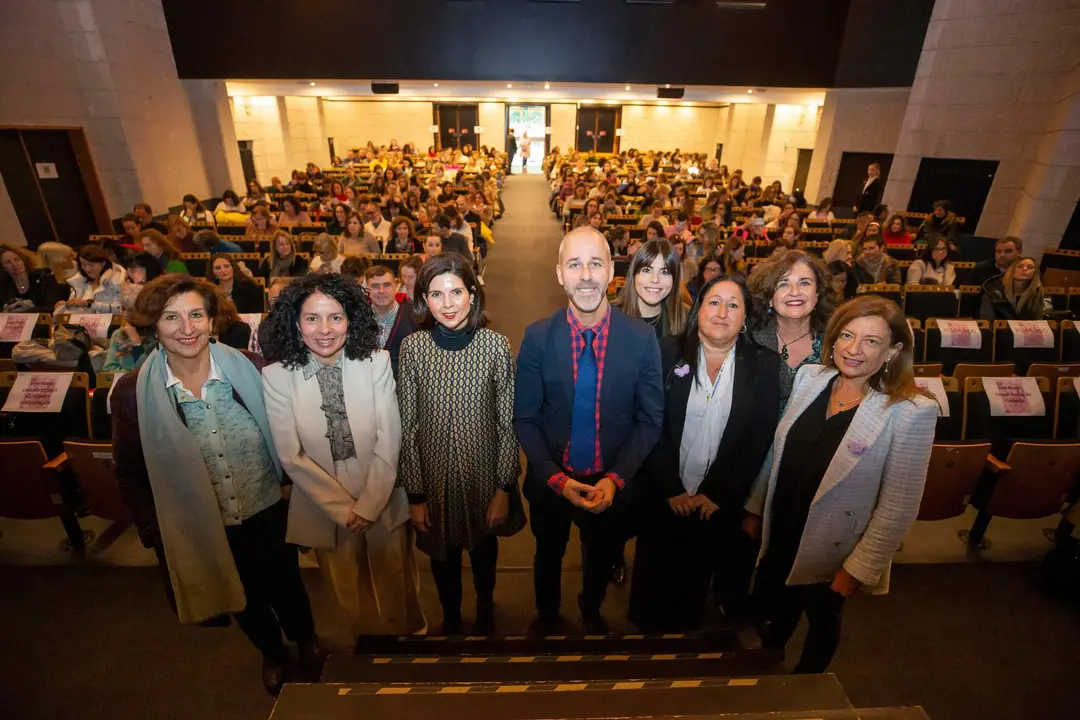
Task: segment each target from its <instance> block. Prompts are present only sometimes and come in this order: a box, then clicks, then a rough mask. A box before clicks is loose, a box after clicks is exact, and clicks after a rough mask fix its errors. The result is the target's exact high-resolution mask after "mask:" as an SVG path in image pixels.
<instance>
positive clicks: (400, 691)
mask: <svg viewBox="0 0 1080 720" xmlns="http://www.w3.org/2000/svg"><path fill="white" fill-rule="evenodd" d="M411 689H412V688H407V687H385V688H379V689H378V690H377V691H376V692H375V694H376V695H408V694H409V690H411Z"/></svg>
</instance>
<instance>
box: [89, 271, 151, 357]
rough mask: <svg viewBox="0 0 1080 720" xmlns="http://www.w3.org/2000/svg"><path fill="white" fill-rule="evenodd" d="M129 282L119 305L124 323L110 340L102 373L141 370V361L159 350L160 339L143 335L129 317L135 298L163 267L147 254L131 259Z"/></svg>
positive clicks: (125, 285) (147, 334)
mask: <svg viewBox="0 0 1080 720" xmlns="http://www.w3.org/2000/svg"><path fill="white" fill-rule="evenodd" d="M125 269H126V271H127V282H126V283H124V285H123V287H122V291H121V296H120V303H121V305H122V306H123V308H124V321H123V324H122V325H121V326H120V327H118V328H117V329H116V330H114V331H113V334H112V335H111V336H110V337H109V347H108V349H107V351H106V353H105V363H104V364H103V365H102V366H101V370H102V372H113V373H115V372H128V371H130V370H134V369H136V368H138V367H139V366H140V365H141V364H142V361H143V360H145V359H146V357H147V356H148V355H149V354H150V353H152V352H153V351H154V348H156V347H157V340H156V339H154V337H153V335H151V334H149V333H140V332H139V330H138V328H136V327H135V326H134V325H132V324H131V323H130V322H128V314H129V313H130V312H131V308H132V307H134V306H135V299H136V298H137V297H138V296H139V292H140V291H141V290H142V289H143V286H144V285H145V284H146V283H148V282H150V281H151V280H153V279H154V278H156V277H158V276H160V275H161V266H160V265H159V264H158V262H157V260H155V259H154V258H153V257H151V256H150V255H149V254H148V253H144V252H140V253H135V254H134V255H132V256H131V258H130V260H129V261H128V265H127V266H126V268H125Z"/></svg>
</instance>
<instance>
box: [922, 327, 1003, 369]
mask: <svg viewBox="0 0 1080 720" xmlns="http://www.w3.org/2000/svg"><path fill="white" fill-rule="evenodd" d="M976 322H977V323H978V325H979V333H980V334H981V336H982V347H980V348H979V349H977V350H973V349H968V348H943V347H941V329H940V328H939V327H938V324H937V320H936V319H935V318H930V319H929V320H927V321H926V322H925V323H923V327H924V328H925V329H926V353H925V354H924V356H923V361H924V362H928V363H932V362H939V363H941V364H942V365H943V371H944V373H945V374H946V375H952V374H953V370H954V369H955V368H956V364H957V363H961V362H963V363H988V362H990V361H992V360H993V359H994V340H993V335H992V334H991V332H990V323H989V322H987V321H986V320H978V321H976Z"/></svg>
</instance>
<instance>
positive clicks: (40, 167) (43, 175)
mask: <svg viewBox="0 0 1080 720" xmlns="http://www.w3.org/2000/svg"><path fill="white" fill-rule="evenodd" d="M34 167H35V168H37V176H38V178H40V179H42V180H55V179H56V178H58V177H60V176H59V175H58V174H57V173H56V163H34Z"/></svg>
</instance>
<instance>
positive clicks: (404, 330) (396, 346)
mask: <svg viewBox="0 0 1080 720" xmlns="http://www.w3.org/2000/svg"><path fill="white" fill-rule="evenodd" d="M414 332H416V323H414V322H413V316H412V305H411V303H398V313H397V320H395V321H394V327H393V329H392V330H391V331H390V337H389V338H388V339H387V341H386V352H388V353H390V368H391V370H393V372H394V380H397V369H398V355H399V354H400V353H401V341H402V340H404V339H405V338H406V337H407V336H408V335H411V334H412V333H414Z"/></svg>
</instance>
